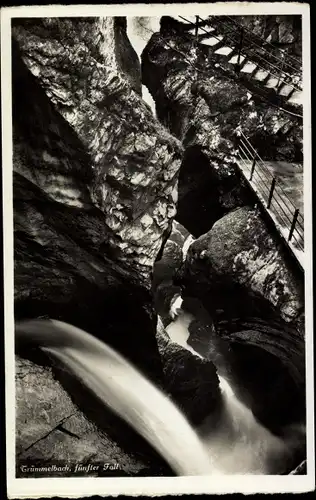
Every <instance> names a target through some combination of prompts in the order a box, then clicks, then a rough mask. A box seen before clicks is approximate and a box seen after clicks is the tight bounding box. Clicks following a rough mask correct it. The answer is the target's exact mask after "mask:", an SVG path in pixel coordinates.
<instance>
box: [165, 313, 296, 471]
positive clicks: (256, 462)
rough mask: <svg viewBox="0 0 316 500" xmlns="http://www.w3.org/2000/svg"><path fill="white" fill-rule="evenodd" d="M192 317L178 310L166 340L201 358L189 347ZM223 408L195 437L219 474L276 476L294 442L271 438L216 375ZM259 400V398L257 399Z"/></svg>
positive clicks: (273, 436)
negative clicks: (216, 419) (217, 418)
mask: <svg viewBox="0 0 316 500" xmlns="http://www.w3.org/2000/svg"><path fill="white" fill-rule="evenodd" d="M193 319H194V317H193V316H192V315H191V314H189V313H187V312H184V311H182V310H180V311H179V316H178V317H177V318H176V320H175V321H173V322H172V323H170V324H169V325H168V327H167V328H166V332H167V333H168V335H169V337H170V339H171V340H172V341H173V342H176V343H177V344H179V345H181V346H182V347H184V348H185V349H187V350H189V351H190V352H192V354H194V355H195V356H198V357H200V358H202V357H203V356H201V355H200V354H199V353H197V352H196V351H195V350H194V349H193V348H192V347H191V346H190V345H189V344H188V342H187V341H188V338H189V335H190V333H189V330H188V327H189V324H190V323H191V321H192V320H193ZM219 380H220V388H221V393H222V397H223V407H222V410H221V413H220V419H219V421H216V422H215V421H214V416H212V415H210V416H209V417H208V418H207V419H206V420H205V421H204V422H203V424H202V426H201V427H200V429H199V434H200V437H201V439H202V440H203V443H204V445H205V446H206V448H207V450H208V452H209V454H210V455H211V456H212V459H213V461H214V463H215V464H216V467H217V469H218V470H219V473H221V474H227V475H228V474H279V473H280V471H281V472H282V470H284V468H285V466H286V464H287V463H288V462H290V461H291V456H292V449H293V451H294V448H295V447H296V445H297V443H295V442H294V440H293V442H292V443H291V442H288V441H287V440H284V439H282V438H280V437H277V436H275V435H273V434H272V433H271V432H270V431H269V430H268V429H266V428H265V427H263V426H262V425H261V424H260V423H259V422H258V421H257V420H256V418H255V417H254V415H253V413H252V411H251V410H250V409H249V408H247V407H246V406H245V405H244V404H243V403H242V402H241V401H240V400H239V399H238V398H237V397H236V395H235V393H234V390H233V388H232V386H231V384H230V383H229V382H228V381H227V380H226V379H225V378H224V377H223V376H220V375H219ZM259 397H260V396H259Z"/></svg>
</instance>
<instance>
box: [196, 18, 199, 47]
mask: <svg viewBox="0 0 316 500" xmlns="http://www.w3.org/2000/svg"><path fill="white" fill-rule="evenodd" d="M195 18H196V21H195V43H197V37H198V32H199V16H195Z"/></svg>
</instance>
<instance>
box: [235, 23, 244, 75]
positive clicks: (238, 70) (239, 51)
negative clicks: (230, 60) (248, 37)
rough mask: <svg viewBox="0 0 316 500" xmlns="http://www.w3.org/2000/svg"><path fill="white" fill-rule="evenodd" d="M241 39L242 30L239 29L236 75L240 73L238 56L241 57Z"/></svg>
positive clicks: (242, 35)
mask: <svg viewBox="0 0 316 500" xmlns="http://www.w3.org/2000/svg"><path fill="white" fill-rule="evenodd" d="M243 38H244V30H243V28H240V39H239V48H238V57H237V64H236V73H237V74H238V73H239V72H240V56H241V49H242V44H243Z"/></svg>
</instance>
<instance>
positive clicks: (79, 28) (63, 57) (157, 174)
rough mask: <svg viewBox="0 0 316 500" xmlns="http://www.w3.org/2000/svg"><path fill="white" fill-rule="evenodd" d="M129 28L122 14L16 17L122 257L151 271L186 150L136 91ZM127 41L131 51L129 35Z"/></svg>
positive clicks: (34, 69)
mask: <svg viewBox="0 0 316 500" xmlns="http://www.w3.org/2000/svg"><path fill="white" fill-rule="evenodd" d="M118 30H119V31H118ZM121 31H122V27H121V26H119V28H117V27H116V24H115V18H103V19H84V20H77V19H76V20H70V19H53V18H52V19H45V20H44V19H43V20H41V19H39V20H16V21H15V22H14V26H13V36H14V40H15V42H16V46H18V50H17V52H18V51H19V52H20V54H21V56H22V59H23V62H24V64H25V65H26V67H27V68H28V70H29V71H30V72H31V73H32V74H33V76H34V77H35V80H36V83H37V84H38V85H39V86H40V87H41V88H42V89H43V90H44V92H45V94H46V96H47V97H48V98H49V102H50V103H51V104H52V105H53V109H54V110H55V111H56V112H57V113H58V115H60V117H62V118H63V121H64V122H66V124H69V125H70V127H71V129H72V130H73V131H74V133H75V135H76V137H77V139H78V140H79V141H80V143H81V149H84V151H85V153H86V154H87V155H88V156H89V160H90V164H89V166H86V167H85V168H84V171H85V175H86V176H89V186H88V190H89V194H90V198H91V202H92V203H93V204H94V206H96V207H97V208H99V209H100V210H101V211H102V212H103V214H104V220H105V223H106V225H107V226H108V228H109V245H110V247H112V248H114V249H115V250H116V251H117V255H116V259H120V260H121V261H122V262H124V263H125V264H127V265H129V263H131V266H132V267H133V269H137V271H138V273H139V274H141V273H142V274H144V276H146V275H148V274H149V272H150V270H151V266H152V264H153V262H154V259H155V256H156V254H157V253H158V251H159V248H160V246H161V238H162V234H163V233H164V231H166V229H167V228H168V225H169V221H170V220H171V218H172V217H173V216H174V213H175V202H176V192H175V189H174V188H175V182H176V178H177V172H178V169H179V166H180V158H181V147H180V145H179V143H178V142H177V141H176V140H175V139H174V138H173V137H171V136H170V135H168V134H167V133H166V132H165V130H163V129H162V127H160V126H159V124H158V122H157V121H156V120H155V119H154V118H153V117H152V114H151V112H150V110H149V108H148V107H147V105H146V104H144V102H143V101H142V100H141V99H140V97H139V96H138V95H137V93H136V92H135V91H134V90H133V88H132V87H131V85H130V80H131V74H127V76H125V74H124V73H122V71H121V69H122V51H120V57H117V52H116V50H117V47H118V37H119V33H120V32H121ZM125 37H126V34H125ZM122 45H123V46H124V47H125V48H124V52H125V54H126V52H127V50H126V39H123V40H122V41H121V46H122ZM16 57H18V56H16ZM133 59H134V57H133V51H132V50H131V60H133ZM15 66H16V65H15V64H14V67H15ZM125 66H126V64H124V65H123V67H125ZM128 66H129V65H128ZM35 80H34V85H35ZM133 81H135V77H133ZM33 93H34V92H33ZM24 97H25V96H24ZM15 99H16V97H15ZM43 99H44V96H43ZM47 101H48V99H47ZM29 106H30V107H31V106H32V100H31V101H30V103H29ZM27 111H28V113H25V114H28V115H29V113H30V112H32V111H33V110H32V109H29V110H27ZM56 161H57V160H56V159H50V161H48V163H50V164H51V165H54V164H55V163H56ZM44 165H45V163H44ZM36 167H37V168H36V170H41V167H40V166H39V164H37V165H36ZM42 168H43V167H42ZM54 168H55V169H56V167H55V165H54ZM65 168H67V167H65ZM41 177H42V176H41V175H40V173H39V174H38V178H41ZM39 187H41V188H42V185H40V186H39ZM50 196H51V197H52V193H50ZM72 204H73V205H74V204H76V203H75V200H73V202H72ZM77 206H78V208H80V207H81V206H82V202H81V204H80V201H79V200H78V201H77Z"/></svg>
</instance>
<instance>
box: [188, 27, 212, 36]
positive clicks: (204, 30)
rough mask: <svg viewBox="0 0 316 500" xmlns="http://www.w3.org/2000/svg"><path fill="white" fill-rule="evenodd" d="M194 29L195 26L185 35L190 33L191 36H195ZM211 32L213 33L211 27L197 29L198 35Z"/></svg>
mask: <svg viewBox="0 0 316 500" xmlns="http://www.w3.org/2000/svg"><path fill="white" fill-rule="evenodd" d="M195 29H196V28H195V26H193V28H190V29H189V30H188V31H187V33H192V34H193V35H195ZM212 31H215V28H212V27H211V26H205V27H203V29H201V28H199V29H198V35H205V32H207V33H212Z"/></svg>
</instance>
